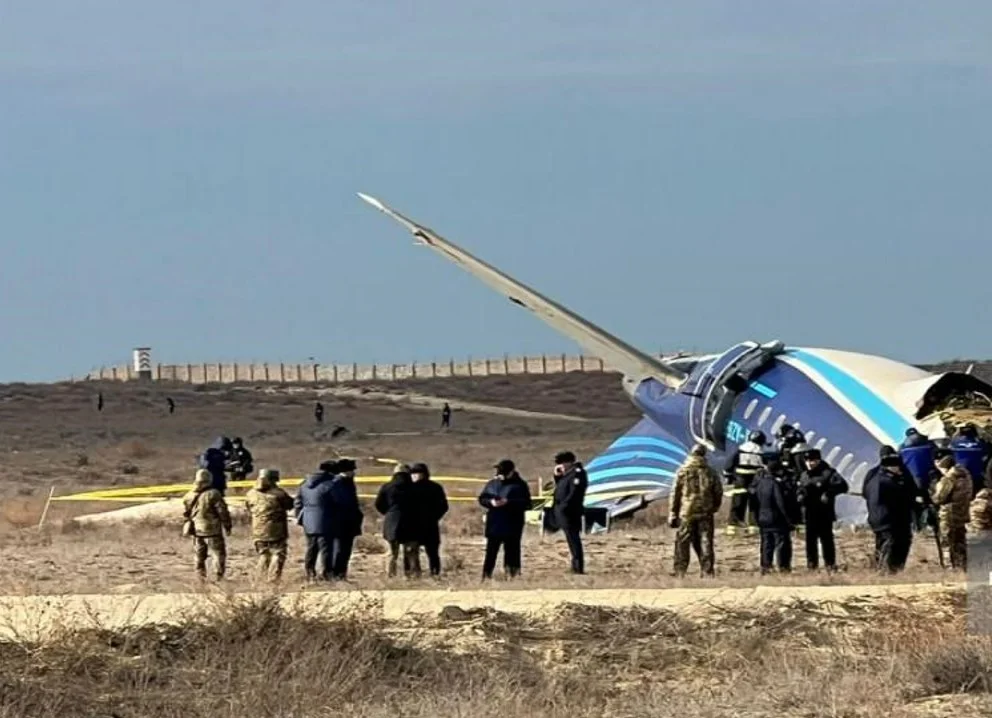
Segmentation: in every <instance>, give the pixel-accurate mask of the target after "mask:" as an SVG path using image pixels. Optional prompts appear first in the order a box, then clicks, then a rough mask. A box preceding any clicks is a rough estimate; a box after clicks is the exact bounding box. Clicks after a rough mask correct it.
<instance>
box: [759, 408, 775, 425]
mask: <svg viewBox="0 0 992 718" xmlns="http://www.w3.org/2000/svg"><path fill="white" fill-rule="evenodd" d="M771 415H772V408H771V407H770V406H766V407H765V409H764V411H762V412H761V416H759V417H758V428H761V427H762V426H764V424H765V422H766V421H768V417H769V416H771Z"/></svg>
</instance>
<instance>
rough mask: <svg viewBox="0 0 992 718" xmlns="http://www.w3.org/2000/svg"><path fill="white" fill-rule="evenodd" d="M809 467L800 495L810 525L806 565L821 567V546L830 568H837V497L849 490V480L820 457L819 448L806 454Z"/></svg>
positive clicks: (801, 479) (800, 484) (830, 569)
mask: <svg viewBox="0 0 992 718" xmlns="http://www.w3.org/2000/svg"><path fill="white" fill-rule="evenodd" d="M805 463H806V467H805V471H803V474H802V476H800V477H799V490H798V498H799V503H800V505H801V506H802V508H803V516H804V521H805V525H806V567H807V568H809V569H810V570H812V571H815V570H816V569H817V568H819V565H820V549H821V548H822V550H823V565H824V566H825V567H826V569H827V571H835V570H836V569H837V549H836V546H835V543H834V522H835V521H836V520H837V511H836V508H835V504H836V500H837V497H838V496H840V495H841V494H846V493H847V492H848V488H849V487H848V485H847V482H846V481H845V480H844V477H842V476H841V475H840V474H838V473H837V472H836V471H835V470H834V468H833V467H832V466H830V465H829V464H827V463H826V462H825V461H824V460H823V459H822V457H821V456H820V450H819V449H811V450H810V451H808V452H807V453H806V461H805Z"/></svg>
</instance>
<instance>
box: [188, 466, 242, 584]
mask: <svg viewBox="0 0 992 718" xmlns="http://www.w3.org/2000/svg"><path fill="white" fill-rule="evenodd" d="M183 519H184V520H185V523H184V525H183V533H184V534H186V535H187V536H191V537H192V539H193V550H194V554H195V556H196V572H197V573H198V574H199V575H200V578H205V577H206V575H207V554H208V553H209V555H210V557H211V558H212V559H213V561H214V575H215V576H216V578H217V580H218V581H219V580H220V579H222V578H224V573H225V572H226V569H227V543H226V542H225V540H224V536H225V535H227V536H230V535H231V514H230V512H229V511H228V509H227V503H226V502H225V501H224V496H223V495H222V494H221V493H220V491H218V490H217V489H215V488H214V487H213V477H212V476H211V475H210V472H208V471H206V470H205V469H199V470H198V471H197V472H196V482H195V483H194V484H193V489H192V490H191V491H190V492H189V493H187V494H186V495H185V496H184V497H183Z"/></svg>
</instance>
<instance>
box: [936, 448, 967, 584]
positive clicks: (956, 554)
mask: <svg viewBox="0 0 992 718" xmlns="http://www.w3.org/2000/svg"><path fill="white" fill-rule="evenodd" d="M937 470H938V471H940V473H941V477H940V479H939V480H938V481H937V483H936V484H935V485H934V487H933V503H934V506H936V507H937V511H938V521H939V530H940V541H941V544H942V546H943V548H944V549H946V550H947V551H948V553H949V554H950V559H951V568H959V569H962V570H965V569H966V568H967V565H968V544H967V537H966V530H967V525H968V519H969V512H970V508H971V492H972V489H973V488H974V482H973V481H972V477H971V476H970V475H969V474H968V471H967V469H965V467H963V466H960V465H959V464H957V463H956V462H955V461H954V458H953V457H950V456H945V457H944V458H943V459H941V460H940V461H938V462H937Z"/></svg>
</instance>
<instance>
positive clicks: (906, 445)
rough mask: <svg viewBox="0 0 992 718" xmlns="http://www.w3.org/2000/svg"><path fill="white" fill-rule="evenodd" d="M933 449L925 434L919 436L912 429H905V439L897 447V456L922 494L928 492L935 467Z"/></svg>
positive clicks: (918, 433)
mask: <svg viewBox="0 0 992 718" xmlns="http://www.w3.org/2000/svg"><path fill="white" fill-rule="evenodd" d="M935 449H936V447H935V446H934V443H933V442H932V441H930V438H929V437H928V436H927V435H926V434H921V433H920V432H919V431H917V430H916V429H914V428H912V427H910V428H908V429H906V439H905V440H904V441H903V442H902V445H901V446H900V447H899V456H900V457H901V458H902V461H903V463H904V464H905V465H906V468H907V469H909V473H910V474H911V475H912V477H913V480H914V481H916V485H917V486H918V487H919V489H920V491H923V492H929V491H930V480H931V478H932V477H933V473H934V468H935V466H936V463H935V461H936V460H935V459H934V450H935Z"/></svg>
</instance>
